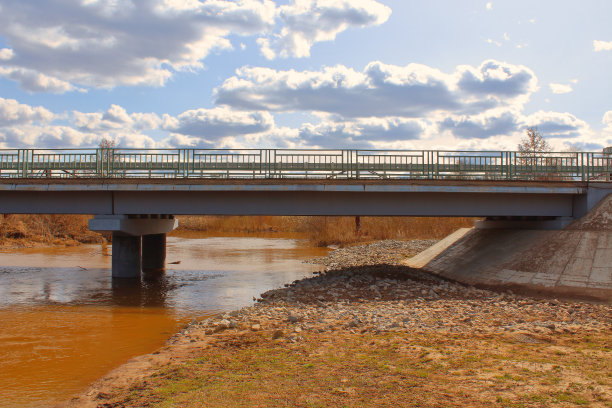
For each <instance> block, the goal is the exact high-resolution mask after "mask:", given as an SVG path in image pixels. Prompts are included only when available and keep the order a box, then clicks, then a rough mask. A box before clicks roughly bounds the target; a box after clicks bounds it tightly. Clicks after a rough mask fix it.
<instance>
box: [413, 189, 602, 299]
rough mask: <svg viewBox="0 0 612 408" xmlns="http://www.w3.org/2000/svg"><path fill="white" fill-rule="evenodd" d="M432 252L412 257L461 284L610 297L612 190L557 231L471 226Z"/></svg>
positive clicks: (425, 267) (423, 266)
mask: <svg viewBox="0 0 612 408" xmlns="http://www.w3.org/2000/svg"><path fill="white" fill-rule="evenodd" d="M438 252H439V254H438V255H436V256H432V257H431V259H420V260H419V259H417V261H418V262H419V263H420V264H422V268H423V269H425V270H427V271H429V272H432V273H435V274H438V275H441V276H444V277H446V278H449V279H453V280H456V281H459V282H464V283H466V284H471V285H475V286H484V287H487V286H488V287H509V288H516V289H524V290H527V291H532V292H534V291H535V292H542V293H548V294H559V295H570V296H578V297H584V298H593V299H599V300H604V301H612V195H608V196H607V197H606V198H604V199H603V200H601V201H600V202H599V204H598V205H597V206H595V208H593V209H592V210H591V211H590V212H589V213H588V214H587V215H585V216H584V217H582V218H580V219H578V220H576V221H575V222H573V223H572V224H570V225H568V226H567V227H566V228H565V229H563V230H559V231H540V230H512V229H499V230H478V229H472V230H471V231H470V232H468V233H467V234H465V235H463V236H462V237H461V238H460V239H458V240H456V241H455V242H454V243H452V244H450V245H448V247H447V248H446V249H445V250H444V251H443V252H440V251H438ZM406 264H407V265H409V266H413V267H417V266H420V265H416V264H414V261H413V262H412V264H411V261H410V260H409V261H407V262H406Z"/></svg>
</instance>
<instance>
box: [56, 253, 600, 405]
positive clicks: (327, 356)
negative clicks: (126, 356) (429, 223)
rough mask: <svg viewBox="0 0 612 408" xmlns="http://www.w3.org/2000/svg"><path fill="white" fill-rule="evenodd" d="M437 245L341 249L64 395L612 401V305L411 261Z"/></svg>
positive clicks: (129, 400) (125, 400)
mask: <svg viewBox="0 0 612 408" xmlns="http://www.w3.org/2000/svg"><path fill="white" fill-rule="evenodd" d="M427 245H431V242H429V243H424V242H418V241H415V242H398V241H383V242H379V243H374V244H370V245H362V246H356V247H351V248H345V249H342V250H338V251H335V252H332V253H331V254H330V256H328V257H326V258H325V259H318V260H316V262H319V263H322V264H327V265H328V266H327V267H326V268H324V269H325V270H323V271H322V272H320V273H318V274H316V275H315V276H313V277H311V278H307V279H303V280H300V281H296V282H293V283H292V284H289V285H287V286H286V287H285V288H281V289H276V290H271V291H268V292H266V293H263V294H262V295H261V298H260V299H258V301H257V303H256V304H254V305H253V306H251V307H247V308H244V309H241V310H237V311H233V312H230V313H226V314H223V315H220V316H217V317H215V318H211V319H206V320H204V321H194V322H192V323H191V324H189V325H188V326H187V327H185V328H184V329H183V330H182V331H181V332H180V333H178V334H176V335H174V336H173V337H172V338H171V339H169V341H168V343H167V345H166V346H165V347H163V348H162V349H160V350H159V351H157V352H155V353H153V354H150V355H146V356H140V357H137V358H135V359H133V360H131V361H130V362H128V363H127V364H125V365H124V366H121V367H119V368H118V369H116V370H114V371H113V372H111V373H109V374H108V375H107V376H105V377H104V378H102V379H100V380H99V381H97V382H96V383H95V384H93V385H92V386H91V388H90V389H89V390H87V391H86V392H85V393H83V394H82V395H79V396H76V397H75V398H74V399H72V400H71V401H68V402H66V403H64V404H62V405H61V406H74V407H76V406H78V407H88V406H89V407H132V406H133V407H136V406H219V407H221V406H224V407H227V406H262V407H263V406H304V407H308V406H338V405H346V406H397V405H398V404H400V405H401V406H406V405H414V406H444V405H446V404H451V405H453V406H483V405H488V406H576V405H585V406H594V407H599V406H601V407H609V406H610V404H611V403H612V391H611V390H612V378H611V377H610V372H609V367H610V364H611V363H612V357H611V354H610V349H611V347H612V305H610V304H602V303H588V302H580V301H570V300H563V299H551V298H547V299H538V298H532V297H528V296H522V295H520V294H515V293H512V292H495V291H489V290H480V289H475V288H473V287H470V286H465V285H462V284H460V283H456V282H451V281H446V280H443V279H441V278H439V277H435V276H432V275H429V274H427V273H424V272H421V271H419V270H415V269H411V268H408V267H406V266H401V265H399V263H400V261H401V259H403V258H404V257H405V256H406V255H407V256H411V255H414V253H416V252H418V251H420V250H422V249H423V247H426V246H427ZM390 253H393V254H396V255H389V254H390ZM381 263H384V264H381ZM279 361H282V369H280V370H277V369H276V367H277V366H278V365H279V364H281V363H279ZM312 367H317V368H318V369H317V370H316V371H312V370H310V368H312ZM606 367H607V369H606ZM262 373H263V374H262ZM236 376H238V377H236ZM295 384H297V386H296V385H295ZM390 384H392V385H393V392H390V390H389V389H388V387H387V386H388V385H390ZM295 387H298V388H295ZM281 394H282V395H283V397H282V398H279V395H281ZM407 401H408V402H410V403H408V402H407ZM413 403H414V404H413Z"/></svg>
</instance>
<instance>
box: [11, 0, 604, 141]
mask: <svg viewBox="0 0 612 408" xmlns="http://www.w3.org/2000/svg"><path fill="white" fill-rule="evenodd" d="M611 17H612V1H610V0H584V1H581V2H576V1H565V0H555V1H552V0H551V1H549V0H538V1H533V0H530V1H524V0H491V1H486V0H485V1H482V0H462V1H456V0H429V1H426V2H424V1H411V0H285V1H280V0H279V1H272V0H236V1H229V0H28V1H23V0H0V148H10V149H12V148H86V147H95V146H97V145H99V143H100V141H101V140H103V139H107V140H113V141H114V142H115V144H116V145H117V146H119V147H124V148H189V147H193V148H202V149H206V148H223V149H226V148H298V149H302V148H320V149H321V148H322V149H348V148H354V149H414V150H421V149H444V150H516V149H517V146H518V144H519V143H520V141H521V138H522V137H524V136H525V131H526V129H528V128H531V127H537V129H538V130H539V132H540V133H541V134H542V136H543V137H544V138H546V140H547V141H548V142H549V144H550V145H551V146H552V147H553V148H554V150H556V151H575V150H582V151H601V149H602V148H603V147H606V146H612V81H611V78H612V75H611V73H612V24H610V19H611Z"/></svg>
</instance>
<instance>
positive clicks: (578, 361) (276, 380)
mask: <svg viewBox="0 0 612 408" xmlns="http://www.w3.org/2000/svg"><path fill="white" fill-rule="evenodd" d="M609 347H610V336H609V335H608V334H600V335H591V336H587V335H579V334H578V335H557V336H555V337H554V338H552V339H550V340H549V342H546V343H538V344H526V343H522V342H520V341H517V340H516V339H514V338H512V337H508V336H504V335H503V334H496V335H478V334H462V335H459V334H451V333H436V332H433V333H431V332H430V333H423V334H416V333H415V334H410V333H396V334H391V333H390V334H384V335H369V334H364V335H360V334H351V333H348V332H346V331H340V332H337V333H330V334H306V335H304V336H303V340H302V341H300V342H299V343H296V344H291V343H289V344H288V343H287V342H286V341H285V340H284V339H282V338H280V339H278V340H273V336H270V334H269V333H266V334H263V333H262V334H256V335H235V336H227V337H222V338H219V339H217V340H216V341H215V342H214V343H213V344H211V345H210V346H209V347H208V348H205V349H203V350H202V351H201V352H200V353H199V354H200V355H199V356H197V358H194V359H191V360H190V361H183V362H180V363H171V364H169V365H168V366H166V367H165V368H163V369H161V370H160V371H158V372H156V373H155V374H154V375H153V376H152V377H149V378H147V379H146V381H145V382H143V383H140V384H137V385H134V386H133V388H132V389H131V390H126V391H125V392H124V393H122V395H116V397H118V398H117V399H116V400H115V401H116V402H117V400H118V401H120V403H119V404H117V405H112V406H128V407H136V406H153V407H201V406H207V407H224V408H229V407H304V408H308V407H408V406H414V407H444V406H454V407H476V406H481V407H484V406H488V407H508V408H509V407H570V406H572V407H573V406H594V407H609V406H610V404H611V403H612V401H610V399H609V396H610V394H609V392H607V391H605V390H606V389H607V390H609V388H608V387H610V386H611V385H612V377H611V376H610V373H609V370H607V369H606V367H609V366H608V363H609V352H610V348H609ZM560 350H564V351H563V352H560ZM108 406H111V405H108Z"/></svg>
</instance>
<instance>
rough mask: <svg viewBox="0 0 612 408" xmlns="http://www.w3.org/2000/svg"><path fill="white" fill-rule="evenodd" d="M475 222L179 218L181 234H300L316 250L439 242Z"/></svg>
mask: <svg viewBox="0 0 612 408" xmlns="http://www.w3.org/2000/svg"><path fill="white" fill-rule="evenodd" d="M473 224H474V219H473V218H435V217H360V228H359V230H357V228H356V221H355V217H274V216H252V217H235V216H201V217H180V218H179V233H180V231H200V232H203V233H206V234H209V235H215V234H219V235H223V234H255V235H257V234H269V233H279V234H300V235H302V236H303V237H305V238H307V239H309V240H310V241H311V242H312V243H313V244H315V245H317V246H327V245H332V244H333V245H346V244H351V243H355V242H363V241H375V240H381V239H439V238H443V237H445V236H447V235H448V234H450V233H452V232H453V231H456V230H457V229H458V228H462V227H471V226H473Z"/></svg>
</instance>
